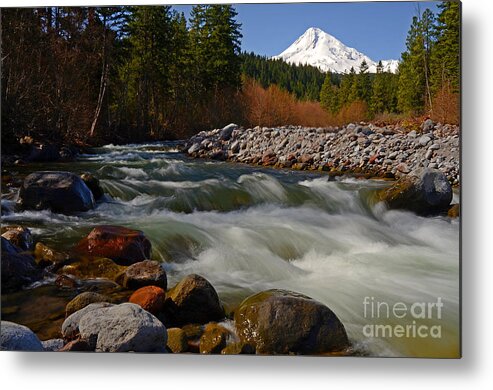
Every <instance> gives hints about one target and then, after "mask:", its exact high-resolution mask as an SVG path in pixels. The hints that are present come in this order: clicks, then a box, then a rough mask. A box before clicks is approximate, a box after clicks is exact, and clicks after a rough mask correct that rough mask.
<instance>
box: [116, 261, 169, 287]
mask: <svg viewBox="0 0 493 390" xmlns="http://www.w3.org/2000/svg"><path fill="white" fill-rule="evenodd" d="M116 282H117V283H118V284H120V285H122V286H123V287H125V288H128V289H130V290H134V289H138V288H141V287H145V286H158V287H161V288H163V289H164V290H166V288H167V285H168V283H167V277H166V271H165V270H164V268H163V267H161V264H159V263H158V262H157V261H152V260H144V261H141V262H139V263H135V264H132V265H131V266H129V267H128V268H127V269H126V270H125V271H124V272H122V273H121V274H120V275H119V276H118V277H117V279H116Z"/></svg>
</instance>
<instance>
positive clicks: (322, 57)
mask: <svg viewBox="0 0 493 390" xmlns="http://www.w3.org/2000/svg"><path fill="white" fill-rule="evenodd" d="M272 58H273V59H282V60H284V61H286V62H288V63H291V64H297V65H300V64H308V65H312V66H315V67H317V68H319V69H320V70H321V71H323V72H329V71H330V72H334V73H347V72H349V70H350V69H351V67H353V68H354V70H355V71H356V72H358V71H359V69H360V65H361V63H362V62H363V61H366V63H367V64H368V71H369V72H370V73H376V71H377V65H378V62H375V61H373V60H372V59H370V58H369V57H368V56H366V55H364V54H363V53H360V52H359V51H358V50H356V49H353V48H351V47H348V46H346V45H344V44H343V43H342V42H341V41H339V40H338V39H337V38H335V37H334V36H332V35H330V34H328V33H326V32H325V31H324V30H322V29H320V28H318V27H310V28H308V29H307V30H306V31H305V32H304V33H303V35H301V36H300V37H299V38H298V39H297V40H296V41H295V42H294V43H293V44H292V45H291V46H289V47H288V48H287V49H286V50H284V51H283V52H282V53H281V54H279V55H277V56H274V57H272ZM382 64H383V66H384V71H390V72H395V71H396V70H397V66H398V61H397V60H383V61H382Z"/></svg>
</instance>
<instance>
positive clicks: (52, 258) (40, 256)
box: [34, 242, 69, 266]
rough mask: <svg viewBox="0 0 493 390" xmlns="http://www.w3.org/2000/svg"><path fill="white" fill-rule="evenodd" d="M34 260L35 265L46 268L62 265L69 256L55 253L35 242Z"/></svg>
mask: <svg viewBox="0 0 493 390" xmlns="http://www.w3.org/2000/svg"><path fill="white" fill-rule="evenodd" d="M34 259H35V261H36V264H38V265H41V266H47V265H51V264H60V263H63V262H64V261H67V260H68V259H69V255H68V254H66V253H63V252H57V251H55V250H54V249H51V248H50V247H48V246H46V245H45V244H43V243H42V242H37V243H36V246H35V247H34Z"/></svg>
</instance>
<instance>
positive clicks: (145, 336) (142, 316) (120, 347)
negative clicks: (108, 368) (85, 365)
mask: <svg viewBox="0 0 493 390" xmlns="http://www.w3.org/2000/svg"><path fill="white" fill-rule="evenodd" d="M97 305H100V306H97ZM101 305H104V304H91V305H89V306H86V307H85V308H84V309H82V310H80V311H78V312H75V313H74V314H72V315H71V316H69V317H68V318H67V319H66V320H65V322H64V323H63V325H62V332H63V333H64V336H65V337H66V336H67V334H68V333H69V332H68V330H69V328H70V331H71V332H70V336H72V338H78V339H79V340H81V341H85V342H86V343H87V344H88V345H89V348H90V349H91V350H93V351H96V352H130V351H133V352H166V342H167V337H168V336H167V331H166V328H165V326H164V325H163V324H162V323H161V321H159V320H158V319H157V318H156V317H154V316H153V315H152V314H151V313H149V312H147V311H145V310H144V309H142V308H141V307H140V306H139V305H135V304H133V303H122V304H120V305H110V304H106V306H101ZM80 312H82V313H81V314H79V313H80ZM74 336H75V337H74Z"/></svg>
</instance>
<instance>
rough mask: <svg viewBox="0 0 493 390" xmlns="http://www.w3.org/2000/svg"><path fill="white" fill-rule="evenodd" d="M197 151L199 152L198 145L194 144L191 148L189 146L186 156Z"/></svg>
mask: <svg viewBox="0 0 493 390" xmlns="http://www.w3.org/2000/svg"><path fill="white" fill-rule="evenodd" d="M199 150H200V144H198V143H194V144H193V145H192V146H190V148H189V149H188V151H187V152H188V154H193V153H196V152H198V151H199Z"/></svg>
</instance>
